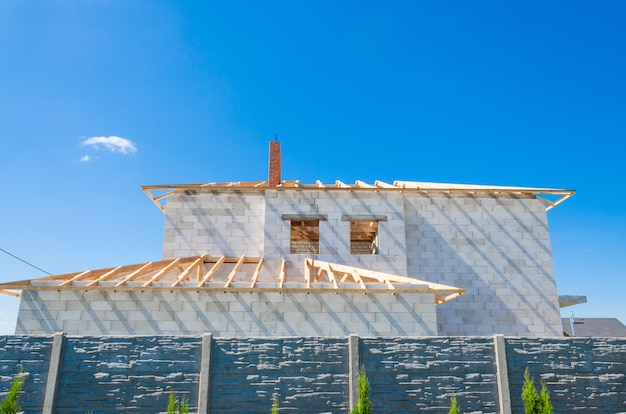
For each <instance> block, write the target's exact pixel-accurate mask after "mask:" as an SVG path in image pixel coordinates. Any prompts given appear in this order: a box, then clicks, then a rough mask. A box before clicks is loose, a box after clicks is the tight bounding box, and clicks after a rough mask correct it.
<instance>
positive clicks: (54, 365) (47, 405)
mask: <svg viewBox="0 0 626 414" xmlns="http://www.w3.org/2000/svg"><path fill="white" fill-rule="evenodd" d="M64 338H65V335H64V334H63V332H57V333H55V334H54V339H53V340H52V352H51V354H50V364H49V365H48V380H47V382H46V391H45V394H44V400H43V409H42V411H41V412H42V413H43V414H52V413H53V412H54V400H55V398H56V394H57V386H58V384H59V370H60V368H61V358H62V355H63V339H64Z"/></svg>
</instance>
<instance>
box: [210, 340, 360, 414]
mask: <svg viewBox="0 0 626 414" xmlns="http://www.w3.org/2000/svg"><path fill="white" fill-rule="evenodd" d="M211 355H212V358H211V359H212V366H211V388H212V389H211V402H210V404H209V407H210V411H211V412H215V413H229V412H233V413H234V412H237V413H269V412H270V411H271V406H272V400H273V398H274V397H276V398H277V399H278V401H279V405H280V412H298V413H337V412H347V411H348V409H349V407H348V394H349V388H348V384H349V374H348V341H347V339H346V338H345V337H344V338H276V339H272V340H269V341H268V340H267V339H249V338H233V339H225V338H217V339H215V341H214V342H213V349H212V351H211Z"/></svg>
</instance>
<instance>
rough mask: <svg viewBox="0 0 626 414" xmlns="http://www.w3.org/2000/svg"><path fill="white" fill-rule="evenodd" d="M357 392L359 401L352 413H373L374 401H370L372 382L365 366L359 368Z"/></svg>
mask: <svg viewBox="0 0 626 414" xmlns="http://www.w3.org/2000/svg"><path fill="white" fill-rule="evenodd" d="M357 392H358V396H359V401H358V402H357V403H356V405H355V406H354V408H353V409H352V411H351V412H350V414H371V413H372V402H371V401H370V383H369V382H368V381H367V374H366V373H365V368H364V367H361V369H359V376H358V380H357Z"/></svg>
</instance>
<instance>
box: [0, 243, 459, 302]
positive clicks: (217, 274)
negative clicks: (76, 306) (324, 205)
mask: <svg viewBox="0 0 626 414" xmlns="http://www.w3.org/2000/svg"><path fill="white" fill-rule="evenodd" d="M263 264H264V259H263V258H262V257H247V256H245V255H241V256H238V257H226V256H210V255H208V254H204V255H201V256H193V257H185V258H176V259H169V260H161V261H158V262H147V263H141V264H135V265H129V266H118V267H114V268H107V269H99V270H88V271H84V272H77V273H68V274H63V275H55V276H48V277H43V278H39V279H29V280H21V281H16V282H9V283H2V284H0V293H4V294H7V295H10V296H14V297H20V293H18V292H15V291H21V290H106V291H113V292H115V291H122V290H134V291H146V290H169V291H174V290H195V291H210V290H215V291H232V292H327V293H328V292H337V293H339V292H360V293H365V294H366V293H433V294H434V295H435V301H436V303H437V304H440V303H443V302H446V301H448V300H451V299H454V298H455V297H458V296H460V295H462V294H464V293H465V290H464V289H461V288H456V287H454V286H447V285H442V284H438V283H431V282H426V281H423V280H418V279H413V278H409V277H404V276H399V275H394V274H388V273H382V272H376V271H373V270H368V269H361V268H356V267H352V266H346V265H342V264H337V263H330V262H324V261H320V260H312V259H305V261H304V272H305V278H304V280H300V281H290V280H287V262H286V261H285V260H284V259H282V260H281V261H280V263H279V271H278V274H277V275H276V277H275V278H274V279H273V280H269V281H267V280H264V281H261V280H260V274H261V270H262V268H263ZM244 268H245V269H244Z"/></svg>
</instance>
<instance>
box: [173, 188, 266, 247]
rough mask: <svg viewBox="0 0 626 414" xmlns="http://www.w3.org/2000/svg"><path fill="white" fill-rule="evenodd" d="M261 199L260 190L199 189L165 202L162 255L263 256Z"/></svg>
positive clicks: (262, 199)
mask: <svg viewBox="0 0 626 414" xmlns="http://www.w3.org/2000/svg"><path fill="white" fill-rule="evenodd" d="M264 217H265V200H264V197H263V194H261V193H242V192H235V191H233V192H228V193H218V192H201V193H197V194H195V195H187V194H184V193H181V194H176V195H172V196H170V197H169V198H168V201H167V214H166V216H165V230H164V236H163V258H164V259H170V258H174V257H186V256H196V255H200V254H204V253H210V254H211V255H214V256H220V255H227V256H240V255H242V254H245V255H246V256H252V257H258V256H262V255H263V240H264V236H263V231H264Z"/></svg>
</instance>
